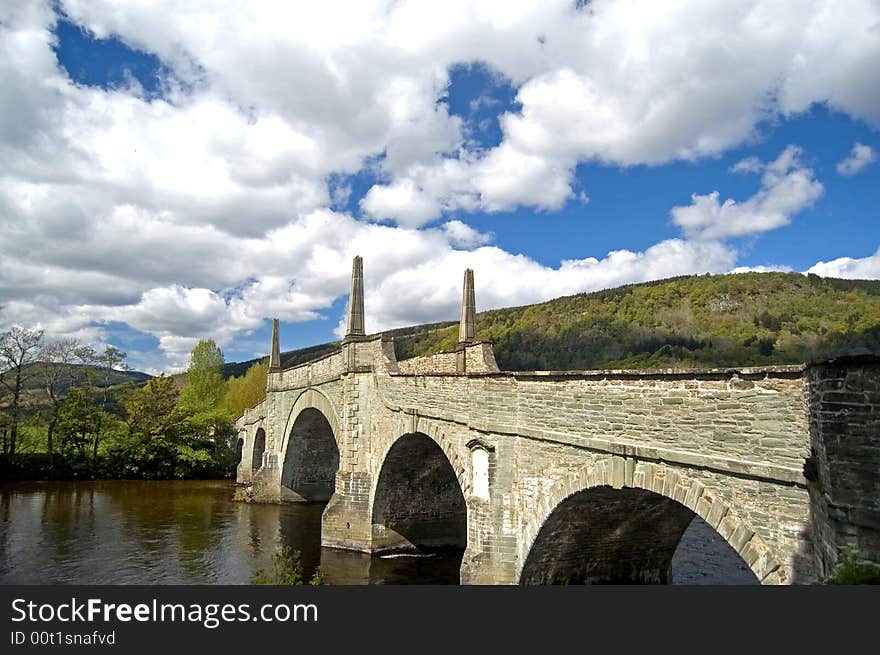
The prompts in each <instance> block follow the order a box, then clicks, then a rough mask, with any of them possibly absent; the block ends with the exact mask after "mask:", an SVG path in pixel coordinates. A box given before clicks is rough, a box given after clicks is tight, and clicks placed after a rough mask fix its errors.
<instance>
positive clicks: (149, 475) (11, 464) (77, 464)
mask: <svg viewBox="0 0 880 655" xmlns="http://www.w3.org/2000/svg"><path fill="white" fill-rule="evenodd" d="M174 470H175V469H174V468H173V467H157V468H156V469H143V470H140V471H137V470H132V467H131V466H126V467H123V466H121V465H120V462H119V460H117V459H114V458H110V457H104V456H99V457H98V458H97V460H95V461H83V460H73V461H71V460H69V459H65V458H64V457H62V456H61V455H55V456H54V457H51V458H50V457H49V455H48V454H47V453H25V454H19V455H16V457H15V459H14V460H10V459H9V458H8V457H5V456H2V455H0V482H46V481H65V480H67V481H76V480H231V479H232V478H234V477H235V469H234V468H229V467H228V466H221V465H217V464H215V465H208V466H205V467H203V468H199V469H194V470H189V471H188V474H187V475H168V474H167V472H170V471H174Z"/></svg>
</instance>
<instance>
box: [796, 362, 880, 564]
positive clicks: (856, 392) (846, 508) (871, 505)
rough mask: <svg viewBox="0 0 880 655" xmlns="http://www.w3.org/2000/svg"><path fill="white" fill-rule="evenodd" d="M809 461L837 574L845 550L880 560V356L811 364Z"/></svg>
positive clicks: (822, 548)
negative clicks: (842, 552)
mask: <svg viewBox="0 0 880 655" xmlns="http://www.w3.org/2000/svg"><path fill="white" fill-rule="evenodd" d="M806 392H807V396H808V398H809V401H810V408H811V413H810V443H811V446H812V452H813V454H812V457H811V461H810V465H809V466H808V473H807V475H808V477H809V478H810V494H811V497H812V501H813V503H812V509H813V524H814V529H815V533H816V540H817V555H818V558H819V566H820V569H821V574H822V575H823V576H829V575H833V574H834V572H835V568H836V564H837V560H838V556H839V554H840V552H841V551H842V550H850V551H853V552H855V553H858V555H859V556H860V557H861V558H863V559H866V560H869V561H873V562H875V563H877V564H880V361H878V360H877V359H870V358H863V359H859V358H850V359H841V360H837V361H834V362H830V363H826V364H817V365H814V366H811V367H810V368H809V370H808V371H807V391H806Z"/></svg>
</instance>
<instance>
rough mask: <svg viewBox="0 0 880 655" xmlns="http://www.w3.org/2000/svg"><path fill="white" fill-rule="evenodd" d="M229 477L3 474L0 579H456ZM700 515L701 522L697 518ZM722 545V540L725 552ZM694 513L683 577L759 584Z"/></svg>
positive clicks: (439, 565)
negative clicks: (281, 556) (298, 571)
mask: <svg viewBox="0 0 880 655" xmlns="http://www.w3.org/2000/svg"><path fill="white" fill-rule="evenodd" d="M232 492H233V486H232V483H231V482H228V481H213V480H212V481H192V480H187V481H155V482H153V481H149V482H145V481H127V480H106V481H95V482H33V483H15V484H0V584H248V583H250V581H251V579H252V578H253V576H254V574H255V572H256V571H257V569H259V568H266V569H268V568H269V567H270V566H271V558H272V554H273V553H275V552H276V551H277V550H278V549H279V548H280V547H281V546H284V545H289V546H291V547H293V548H295V549H297V550H299V551H301V553H302V559H303V568H304V572H305V575H306V576H307V577H310V576H311V573H312V572H313V571H314V570H315V568H316V567H317V566H318V565H319V564H320V566H321V569H322V570H323V572H324V575H325V581H326V582H327V583H328V584H407V583H418V584H455V583H456V582H457V581H458V568H459V564H460V560H461V556H460V554H458V555H448V554H447V555H434V556H430V557H400V556H397V557H370V556H369V555H366V554H361V553H354V552H349V551H340V550H334V549H330V548H321V546H320V530H321V512H322V511H323V505H254V504H245V503H237V502H234V501H233V500H232ZM701 524H702V525H701ZM725 549H726V550H725ZM727 551H730V549H729V547H727V546H726V544H724V543H723V542H722V541H721V538H720V537H719V536H718V535H717V534H716V533H715V532H714V531H713V530H712V529H711V528H709V527H708V526H706V525H705V524H704V523H702V521H700V520H699V519H697V520H695V521H694V523H693V524H692V525H691V527H690V528H689V529H688V531H687V532H686V533H685V536H684V538H683V539H682V543H681V544H680V546H679V548H678V550H677V551H676V555H675V558H674V559H673V581H674V582H675V583H679V584H682V583H684V584H747V583H750V582H755V579H754V576H753V575H752V574H751V573H750V572H749V571H748V569H747V568H745V564H744V563H743V562H742V561H741V560H739V559H738V556H736V554H735V553H733V552H732V551H730V552H727Z"/></svg>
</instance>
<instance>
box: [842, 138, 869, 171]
mask: <svg viewBox="0 0 880 655" xmlns="http://www.w3.org/2000/svg"><path fill="white" fill-rule="evenodd" d="M875 161H877V153H876V152H875V151H874V149H873V148H872V147H871V146H866V145H865V144H864V143H858V142H856V143H855V144H854V145H853V147H852V150H851V151H850V153H849V156H848V157H845V158H844V159H841V160H840V161H839V162H838V163H837V172H838V173H840V174H841V175H855V174H857V173H861V172H862V171H863V170H864V169H865V167H866V166H868V164H872V163H873V162H875Z"/></svg>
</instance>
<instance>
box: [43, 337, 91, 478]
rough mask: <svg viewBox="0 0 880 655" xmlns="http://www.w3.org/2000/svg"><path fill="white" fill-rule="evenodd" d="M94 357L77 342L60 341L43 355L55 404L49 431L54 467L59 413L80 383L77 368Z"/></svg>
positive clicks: (45, 376) (48, 391)
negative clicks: (71, 391)
mask: <svg viewBox="0 0 880 655" xmlns="http://www.w3.org/2000/svg"><path fill="white" fill-rule="evenodd" d="M91 355H92V350H91V348H89V347H88V346H85V345H83V344H82V343H80V342H79V341H78V340H77V339H59V340H58V341H53V342H52V343H49V344H46V345H45V346H43V348H42V350H41V351H40V355H39V358H40V361H42V362H44V363H45V364H46V366H44V367H43V368H42V373H43V385H44V388H45V390H46V396H47V397H48V398H49V402H50V403H51V408H50V411H51V415H50V417H49V425H48V428H47V430H46V451H47V452H48V454H49V462H50V465H51V463H52V458H53V455H54V452H55V440H54V437H55V427H56V425H57V424H58V409H59V408H60V407H61V403H62V402H63V401H64V398H65V397H66V396H67V392H68V391H69V390H70V388H71V387H72V386H73V385H74V383H75V382H76V380H77V377H78V376H77V365H82V364H89V363H91V361H92V357H91Z"/></svg>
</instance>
